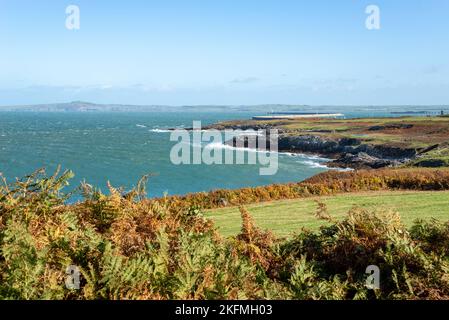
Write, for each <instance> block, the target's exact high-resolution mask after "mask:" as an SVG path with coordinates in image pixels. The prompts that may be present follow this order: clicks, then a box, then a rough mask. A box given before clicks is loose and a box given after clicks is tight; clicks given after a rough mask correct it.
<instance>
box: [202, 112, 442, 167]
mask: <svg viewBox="0 0 449 320" xmlns="http://www.w3.org/2000/svg"><path fill="white" fill-rule="evenodd" d="M441 119H442V118H429V119H424V120H427V121H423V119H421V118H418V117H404V118H385V119H351V120H344V121H343V120H329V119H326V120H322V119H312V120H293V121H230V122H222V123H217V124H214V125H212V126H209V127H207V128H206V129H218V130H226V129H233V130H264V131H265V132H267V134H268V133H269V130H270V129H277V130H278V133H279V139H278V151H280V152H291V153H306V154H315V155H319V156H323V157H327V158H331V159H333V160H332V161H330V162H327V163H326V165H327V166H329V167H344V168H353V169H378V168H383V167H398V166H404V165H411V164H412V165H416V166H424V167H440V166H447V164H448V162H447V161H446V159H445V158H443V159H427V158H426V157H428V156H429V155H431V154H433V153H435V150H440V151H441V150H447V148H448V147H447V143H446V141H448V138H449V122H448V121H447V119H446V120H445V119H443V120H441ZM247 140H248V137H247V136H245V135H244V134H243V135H241V136H238V137H236V138H234V139H232V140H230V141H227V142H226V144H228V145H232V146H244V147H248V141H247ZM267 147H268V149H269V145H268V146H267ZM440 153H441V152H440Z"/></svg>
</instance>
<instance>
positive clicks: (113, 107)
mask: <svg viewBox="0 0 449 320" xmlns="http://www.w3.org/2000/svg"><path fill="white" fill-rule="evenodd" d="M307 107H308V106H300V105H282V104H276V105H270V104H267V105H253V106H244V105H241V106H227V105H185V106H167V105H125V104H96V103H92V102H86V101H72V102H65V103H52V104H36V105H17V106H0V111H32V112H49V111H50V112H111V111H117V112H123V111H125V112H158V111H165V112H170V111H171V112H180V111H184V112H185V111H191V112H193V111H216V112H229V111H231V112H232V111H236V112H239V111H240V112H244V111H247V112H261V113H267V112H272V111H277V110H278V111H294V110H296V111H304V108H307Z"/></svg>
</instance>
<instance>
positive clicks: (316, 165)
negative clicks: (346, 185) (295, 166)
mask: <svg viewBox="0 0 449 320" xmlns="http://www.w3.org/2000/svg"><path fill="white" fill-rule="evenodd" d="M300 163H302V164H305V165H307V166H309V167H310V168H322V169H329V167H327V166H326V165H324V164H322V163H320V162H316V161H312V160H306V161H300Z"/></svg>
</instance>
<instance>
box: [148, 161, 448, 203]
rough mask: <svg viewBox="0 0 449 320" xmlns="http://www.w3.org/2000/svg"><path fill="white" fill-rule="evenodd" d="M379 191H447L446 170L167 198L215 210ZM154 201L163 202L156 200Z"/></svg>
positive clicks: (365, 173) (369, 173)
mask: <svg viewBox="0 0 449 320" xmlns="http://www.w3.org/2000/svg"><path fill="white" fill-rule="evenodd" d="M382 190H417V191H425V190H433V191H437V190H449V169H448V168H443V169H431V168H402V169H379V170H359V171H348V172H341V171H328V172H324V173H321V174H318V175H316V176H314V177H312V178H310V179H307V180H305V181H303V182H299V183H290V184H274V185H269V186H261V187H254V188H243V189H237V190H216V191H212V192H202V193H193V194H188V195H185V196H173V197H169V200H170V201H169V203H170V205H172V206H174V207H177V208H180V207H184V208H198V209H215V208H222V207H227V206H241V205H248V204H253V203H260V202H266V201H274V200H286V199H298V198H306V197H312V196H326V195H335V194H339V193H345V192H361V191H382ZM155 201H165V200H164V199H157V200H155Z"/></svg>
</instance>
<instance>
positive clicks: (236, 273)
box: [0, 171, 449, 299]
mask: <svg viewBox="0 0 449 320" xmlns="http://www.w3.org/2000/svg"><path fill="white" fill-rule="evenodd" d="M71 175H72V174H71V172H64V173H63V174H61V175H58V174H54V175H52V176H47V175H45V173H44V172H43V171H39V172H36V173H35V174H33V175H30V176H28V177H25V178H24V179H21V180H18V181H17V182H16V183H13V184H7V183H6V182H5V183H4V185H3V186H1V187H0V298H1V299H448V298H449V277H448V274H449V255H448V250H447V248H448V247H449V224H448V223H442V222H437V221H432V220H430V221H427V222H425V221H416V222H415V223H414V224H413V226H411V228H410V229H409V230H407V229H406V228H405V227H404V225H403V224H402V223H401V221H400V217H399V215H398V214H397V213H395V212H390V211H388V210H378V211H370V210H366V209H352V210H350V211H349V212H348V214H347V216H346V217H345V218H344V219H343V220H339V221H336V220H333V218H332V217H331V215H329V214H328V212H327V209H326V206H325V205H324V204H322V205H320V206H319V209H318V210H317V212H316V219H324V220H325V221H327V224H326V225H325V226H323V227H321V228H320V229H319V230H316V231H308V230H298V233H297V234H296V235H295V236H294V237H292V238H290V239H288V240H285V239H278V238H276V237H275V236H274V235H273V234H272V233H271V232H269V231H263V230H261V229H259V228H258V227H257V226H256V225H255V223H254V221H253V219H252V216H251V214H250V212H248V211H247V210H246V209H245V208H243V207H242V208H241V209H240V214H241V218H242V226H241V231H240V233H239V234H238V235H236V236H233V237H229V238H223V237H222V236H221V235H220V234H219V233H218V232H217V230H216V228H215V227H214V224H213V222H212V221H211V220H209V219H206V218H205V217H203V215H202V210H201V206H192V204H193V202H191V200H192V199H196V198H195V197H194V196H192V195H191V196H189V197H186V198H179V197H177V198H163V199H158V200H152V201H149V200H145V199H144V195H145V190H144V185H145V184H144V183H143V182H144V181H142V182H141V183H139V184H138V186H137V187H136V189H134V190H132V191H130V192H124V191H123V190H121V189H118V188H114V187H112V186H110V187H109V189H110V194H109V195H104V194H102V193H101V192H100V191H98V190H96V189H95V188H93V187H91V186H90V185H88V184H83V185H81V186H80V188H79V191H78V192H80V193H81V194H82V195H83V197H84V200H82V201H80V202H78V203H76V204H71V205H68V204H66V200H67V198H68V197H69V196H70V195H67V194H65V193H64V189H63V188H64V186H66V185H67V183H68V179H70V177H71ZM333 175H334V173H330V174H328V175H327V176H321V177H318V178H315V180H314V179H312V180H311V181H309V182H306V183H305V184H304V185H299V184H298V185H295V186H296V187H298V186H300V189H298V190H302V191H300V192H299V193H298V190H296V189H294V186H293V185H292V186H288V187H286V189H285V190H284V189H279V190H284V191H286V192H287V193H286V194H283V195H280V194H279V195H278V197H281V196H286V197H290V196H291V197H294V196H298V195H299V194H306V193H307V194H314V193H319V192H322V193H327V192H329V193H332V192H336V191H344V190H345V188H356V187H357V188H359V189H364V188H375V187H376V188H380V189H381V188H387V187H392V188H405V187H406V186H408V187H411V188H415V189H417V190H420V189H439V190H440V189H444V188H447V186H448V179H447V178H448V173H447V172H443V171H438V172H437V171H426V172H425V173H422V174H418V172H414V173H413V174H412V173H411V172H409V173H406V174H402V173H401V174H398V173H390V174H389V175H388V176H386V177H385V178H379V179H378V180H376V178H375V177H374V176H370V175H369V174H367V173H362V175H361V176H354V175H352V174H349V173H348V174H347V176H345V177H344V178H343V179H334V180H332V179H330V180H327V179H329V178H332V177H333ZM412 177H415V178H413V179H412ZM322 179H325V180H324V181H327V182H328V183H326V184H325V185H324V186H322V189H321V188H320V187H319V186H318V185H317V184H314V183H316V182H317V181H321V180H322ZM432 179H434V180H432ZM445 179H446V180H445ZM357 181H358V182H357ZM336 186H338V187H336ZM258 190H259V191H261V190H264V189H258ZM273 190H277V189H273ZM259 191H254V192H250V193H249V194H251V196H254V197H256V196H259V197H260V200H262V199H264V195H265V193H259ZM266 192H267V193H266V195H270V192H268V191H266ZM288 192H292V194H290V193H288ZM301 192H302V193H301ZM244 194H245V192H244V193H242V195H244ZM229 195H231V193H228V194H226V193H225V192H222V193H220V194H218V195H217V194H215V195H214V196H212V197H207V196H206V195H202V196H201V198H199V200H201V201H199V204H202V205H205V206H209V207H212V206H217V205H219V204H217V203H215V202H214V201H215V199H220V198H221V197H222V196H228V198H227V199H228V200H227V201H233V198H231V197H229ZM236 195H238V194H236ZM273 195H274V193H271V196H270V197H274V196H273ZM249 198H250V197H247V198H246V199H245V200H243V201H249ZM183 199H184V200H183ZM181 201H186V203H185V204H184V205H179V204H180V202H181ZM235 201H236V202H238V201H240V200H235ZM222 205H223V203H222ZM203 207H204V206H203ZM71 265H73V266H77V268H79V270H80V272H81V277H80V287H79V289H68V288H67V287H66V286H65V280H66V279H67V277H70V276H68V275H67V274H66V270H67V267H68V266H71ZM370 265H376V266H378V267H379V269H380V272H381V273H380V288H379V289H374V290H372V289H369V288H368V287H367V286H366V278H367V274H366V273H365V271H366V268H367V267H368V266H370Z"/></svg>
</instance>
